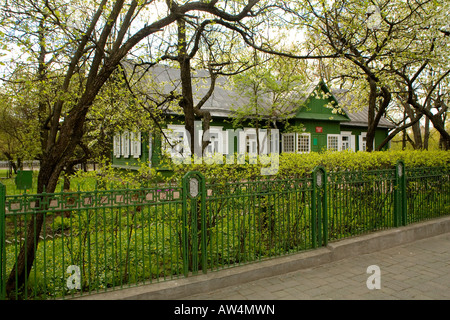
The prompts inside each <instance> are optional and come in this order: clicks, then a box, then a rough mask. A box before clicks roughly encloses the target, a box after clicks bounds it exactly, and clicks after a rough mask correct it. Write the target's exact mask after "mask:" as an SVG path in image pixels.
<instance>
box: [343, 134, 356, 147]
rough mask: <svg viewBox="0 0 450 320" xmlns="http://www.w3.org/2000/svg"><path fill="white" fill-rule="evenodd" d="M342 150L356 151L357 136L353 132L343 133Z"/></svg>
mask: <svg viewBox="0 0 450 320" xmlns="http://www.w3.org/2000/svg"><path fill="white" fill-rule="evenodd" d="M341 150H352V151H353V150H355V136H353V135H352V132H351V131H342V132H341Z"/></svg>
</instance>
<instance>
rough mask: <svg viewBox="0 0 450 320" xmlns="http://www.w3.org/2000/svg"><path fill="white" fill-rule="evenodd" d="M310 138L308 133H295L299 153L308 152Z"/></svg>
mask: <svg viewBox="0 0 450 320" xmlns="http://www.w3.org/2000/svg"><path fill="white" fill-rule="evenodd" d="M310 140H311V139H310V135H309V133H303V134H300V133H299V134H297V151H298V152H301V153H305V152H306V153H307V152H310V151H311V149H310Z"/></svg>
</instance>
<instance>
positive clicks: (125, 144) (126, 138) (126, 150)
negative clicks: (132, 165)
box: [122, 131, 130, 158]
mask: <svg viewBox="0 0 450 320" xmlns="http://www.w3.org/2000/svg"><path fill="white" fill-rule="evenodd" d="M122 155H123V157H124V158H128V157H130V133H129V132H128V131H125V132H124V133H123V134H122Z"/></svg>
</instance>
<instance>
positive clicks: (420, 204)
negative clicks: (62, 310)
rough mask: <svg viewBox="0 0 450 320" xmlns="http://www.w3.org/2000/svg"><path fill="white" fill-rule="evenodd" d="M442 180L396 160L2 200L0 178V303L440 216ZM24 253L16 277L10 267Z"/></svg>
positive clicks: (107, 285) (442, 173)
mask: <svg viewBox="0 0 450 320" xmlns="http://www.w3.org/2000/svg"><path fill="white" fill-rule="evenodd" d="M449 176H450V170H449V168H422V169H405V166H404V164H403V163H402V162H399V163H398V164H397V165H396V167H395V168H393V169H390V170H375V171H367V172H326V171H325V170H324V169H323V168H316V169H315V170H314V171H313V172H312V173H311V174H310V175H307V176H305V177H303V178H296V179H275V178H265V179H262V180H258V181H242V182H234V183H218V182H216V183H212V182H208V181H205V179H204V177H203V176H202V175H201V174H200V173H199V172H190V173H188V174H187V175H186V176H185V177H184V179H183V181H182V182H181V183H180V185H176V186H173V185H167V186H164V187H162V186H155V187H152V188H140V189H133V190H128V189H124V190H94V191H91V192H70V193H69V192H61V193H53V194H41V195H27V194H25V195H17V196H6V190H5V187H4V186H2V185H1V184H0V210H3V211H1V212H0V213H1V214H0V231H1V235H0V237H1V238H0V250H1V257H2V259H1V265H0V270H1V276H2V280H1V281H0V285H1V290H0V293H1V298H2V299H5V298H8V299H55V298H65V297H71V296H75V295H85V294H91V293H96V292H102V291H107V290H113V289H117V288H124V287H129V286H135V285H140V284H145V283H151V282H155V281H164V280H167V279H174V278H178V277H186V276H189V275H190V274H196V273H198V272H203V273H206V272H207V271H208V270H219V269H223V268H229V267H233V266H237V265H241V264H246V263H250V262H255V261H260V260H263V259H267V258H272V257H277V256H281V255H286V254H290V253H295V252H299V251H302V250H308V249H313V248H316V247H320V246H324V245H326V244H327V243H328V241H334V240H338V239H342V238H345V237H350V236H355V235H360V234H364V233H367V232H372V231H375V230H382V229H387V228H394V227H397V226H401V225H406V224H408V223H412V222H416V221H422V220H425V219H429V218H434V217H438V216H442V215H445V214H449V213H450V180H449ZM40 221H42V228H40V227H39V226H40ZM39 229H41V230H40V231H39ZM23 252H27V253H31V254H32V255H30V254H25V255H21V253H23ZM33 255H35V259H34V263H33V264H32V267H31V269H30V271H29V272H26V273H24V276H23V277H22V274H21V273H20V272H19V271H20V270H21V269H20V262H22V263H24V265H27V263H28V262H29V261H31V260H30V259H32V257H33ZM18 257H19V259H18ZM27 259H28V260H29V261H27ZM18 260H19V263H16V261H18Z"/></svg>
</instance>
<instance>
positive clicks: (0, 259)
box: [0, 183, 6, 300]
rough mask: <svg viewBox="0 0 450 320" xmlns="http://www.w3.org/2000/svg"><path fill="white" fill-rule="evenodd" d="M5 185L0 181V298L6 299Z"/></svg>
mask: <svg viewBox="0 0 450 320" xmlns="http://www.w3.org/2000/svg"><path fill="white" fill-rule="evenodd" d="M5 207H6V186H4V185H3V184H2V183H0V276H1V277H0V278H1V279H0V300H4V299H6V226H5V224H6V208H5Z"/></svg>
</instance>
